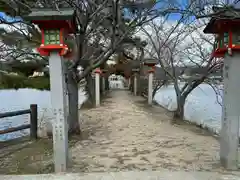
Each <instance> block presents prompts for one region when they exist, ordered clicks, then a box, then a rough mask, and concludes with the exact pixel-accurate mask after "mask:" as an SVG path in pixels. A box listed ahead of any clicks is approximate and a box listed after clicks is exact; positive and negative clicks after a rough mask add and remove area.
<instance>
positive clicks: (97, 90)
mask: <svg viewBox="0 0 240 180" xmlns="http://www.w3.org/2000/svg"><path fill="white" fill-rule="evenodd" d="M100 74H101V70H100V68H97V69H96V70H95V93H96V94H95V96H96V107H98V106H100Z"/></svg>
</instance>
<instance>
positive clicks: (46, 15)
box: [23, 8, 76, 21]
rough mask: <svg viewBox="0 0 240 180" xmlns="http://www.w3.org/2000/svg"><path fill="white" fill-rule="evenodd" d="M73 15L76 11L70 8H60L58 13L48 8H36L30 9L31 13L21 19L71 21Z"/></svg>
mask: <svg viewBox="0 0 240 180" xmlns="http://www.w3.org/2000/svg"><path fill="white" fill-rule="evenodd" d="M75 14H76V11H75V10H73V9H72V8H60V9H59V11H58V10H53V9H48V8H38V9H32V12H31V13H30V14H28V15H27V16H25V17H23V18H24V19H25V20H27V21H34V20H35V21H38V20H40V21H41V20H71V19H73V17H74V16H75Z"/></svg>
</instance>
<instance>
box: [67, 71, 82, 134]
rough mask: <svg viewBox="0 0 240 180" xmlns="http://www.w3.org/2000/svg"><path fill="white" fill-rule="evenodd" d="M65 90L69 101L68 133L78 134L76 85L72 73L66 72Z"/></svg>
mask: <svg viewBox="0 0 240 180" xmlns="http://www.w3.org/2000/svg"><path fill="white" fill-rule="evenodd" d="M67 89H68V101H69V105H68V108H69V114H68V125H69V133H71V134H80V131H81V130H80V125H79V116H78V84H77V82H76V80H75V79H74V78H73V72H72V71H68V78H67Z"/></svg>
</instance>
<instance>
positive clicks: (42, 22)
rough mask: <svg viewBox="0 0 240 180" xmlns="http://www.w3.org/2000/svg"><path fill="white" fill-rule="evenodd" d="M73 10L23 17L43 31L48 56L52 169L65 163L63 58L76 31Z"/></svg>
mask: <svg viewBox="0 0 240 180" xmlns="http://www.w3.org/2000/svg"><path fill="white" fill-rule="evenodd" d="M74 17H75V11H74V10H72V9H60V10H59V11H57V10H52V9H45V8H44V9H32V12H31V13H30V14H29V15H28V16H26V17H24V19H25V20H27V21H30V22H31V23H34V24H36V25H38V26H39V28H40V29H41V34H42V41H41V45H40V47H39V48H38V49H37V50H38V52H39V53H40V54H41V55H42V56H49V69H50V82H51V86H50V87H51V103H52V108H53V113H54V116H55V118H54V120H53V122H52V123H53V126H52V127H53V149H54V163H55V172H65V171H66V169H67V162H68V122H67V112H68V111H67V107H66V104H67V98H66V95H67V88H66V83H65V73H64V62H63V57H64V56H68V57H69V52H71V49H70V48H69V47H68V46H67V45H66V44H65V36H66V35H68V34H71V33H75V32H76V29H77V28H76V23H75V20H74V19H75V18H74Z"/></svg>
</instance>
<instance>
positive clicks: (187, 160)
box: [69, 91, 223, 173]
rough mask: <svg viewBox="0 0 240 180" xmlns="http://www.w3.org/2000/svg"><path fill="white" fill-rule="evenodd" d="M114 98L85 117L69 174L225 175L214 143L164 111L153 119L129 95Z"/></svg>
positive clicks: (117, 93) (120, 93)
mask: <svg viewBox="0 0 240 180" xmlns="http://www.w3.org/2000/svg"><path fill="white" fill-rule="evenodd" d="M110 96H111V97H110V98H107V99H106V100H104V102H103V104H102V105H101V107H99V108H95V109H90V110H84V111H83V112H82V111H81V112H82V117H81V119H83V120H84V122H82V129H83V136H85V137H84V138H85V140H83V141H81V142H78V143H77V144H76V146H75V147H74V148H73V149H71V153H70V156H71V157H72V158H71V159H73V160H72V161H73V162H72V163H71V164H72V167H71V168H70V169H69V171H70V172H86V173H87V172H115V171H131V170H141V171H144V170H160V171H161V170H166V169H167V170H174V171H177V170H187V171H214V172H215V171H216V172H222V171H223V170H222V169H221V168H220V167H219V157H218V152H219V143H218V142H217V140H216V139H215V138H213V137H211V136H209V135H206V134H205V135H204V134H199V133H196V132H193V131H192V130H190V129H188V128H186V127H184V125H181V126H174V125H172V124H171V123H170V117H169V116H168V115H167V114H166V113H165V110H163V109H161V108H159V110H160V111H161V112H159V113H158V115H156V114H153V113H151V110H146V108H145V107H143V106H139V104H140V103H139V101H143V99H142V98H141V97H134V96H133V95H131V94H130V93H129V92H128V91H113V92H111V93H110Z"/></svg>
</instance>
